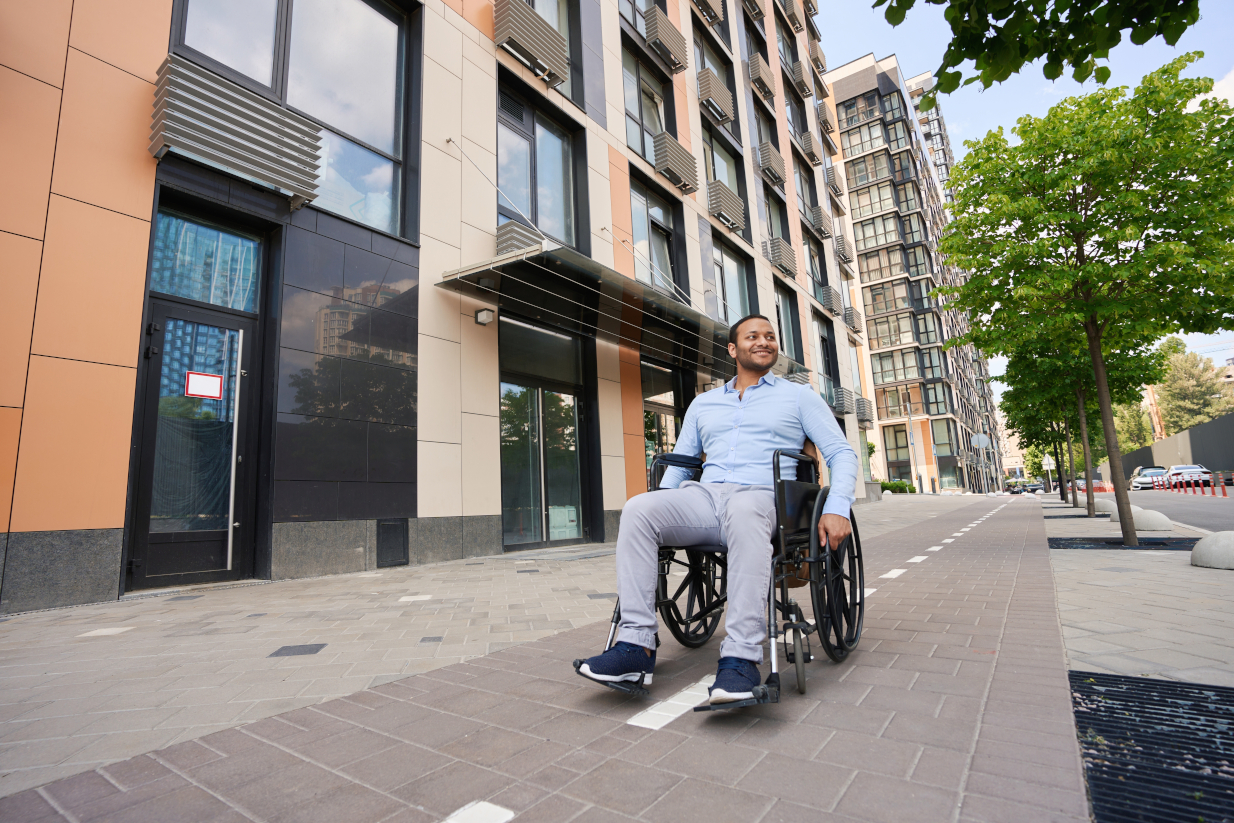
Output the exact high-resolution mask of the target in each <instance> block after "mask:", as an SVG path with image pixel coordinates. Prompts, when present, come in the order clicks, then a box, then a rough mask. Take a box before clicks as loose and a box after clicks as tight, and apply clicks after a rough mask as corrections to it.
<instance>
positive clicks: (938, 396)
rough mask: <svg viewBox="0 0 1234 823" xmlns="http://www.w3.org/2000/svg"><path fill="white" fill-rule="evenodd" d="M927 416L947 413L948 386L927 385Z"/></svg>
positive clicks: (939, 384)
mask: <svg viewBox="0 0 1234 823" xmlns="http://www.w3.org/2000/svg"><path fill="white" fill-rule="evenodd" d="M925 399H926V414H946V413H947V384H946V383H927V384H926V387H925Z"/></svg>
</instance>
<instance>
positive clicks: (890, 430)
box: [883, 425, 909, 463]
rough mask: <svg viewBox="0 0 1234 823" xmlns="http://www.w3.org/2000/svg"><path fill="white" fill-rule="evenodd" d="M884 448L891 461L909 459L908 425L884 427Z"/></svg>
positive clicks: (888, 459) (896, 461)
mask: <svg viewBox="0 0 1234 823" xmlns="http://www.w3.org/2000/svg"><path fill="white" fill-rule="evenodd" d="M883 449H884V450H885V453H886V455H887V461H888V462H890V463H898V462H901V461H904V460H908V459H909V456H908V427H907V426H904V425H899V426H885V427H883Z"/></svg>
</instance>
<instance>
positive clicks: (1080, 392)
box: [1075, 387, 1097, 517]
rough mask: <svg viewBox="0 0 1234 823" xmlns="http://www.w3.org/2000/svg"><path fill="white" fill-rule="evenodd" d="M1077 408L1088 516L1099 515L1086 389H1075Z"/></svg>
mask: <svg viewBox="0 0 1234 823" xmlns="http://www.w3.org/2000/svg"><path fill="white" fill-rule="evenodd" d="M1075 400H1076V408H1077V409H1079V413H1080V442H1081V443H1083V444H1084V497H1085V499H1086V502H1087V504H1088V516H1089V517H1096V516H1097V506H1096V505H1095V503H1094V502H1093V452H1092V449H1091V448H1090V447H1089V444H1088V412H1086V411H1085V410H1084V403H1085V397H1084V389H1083V388H1080V387H1077V388H1076V390H1075Z"/></svg>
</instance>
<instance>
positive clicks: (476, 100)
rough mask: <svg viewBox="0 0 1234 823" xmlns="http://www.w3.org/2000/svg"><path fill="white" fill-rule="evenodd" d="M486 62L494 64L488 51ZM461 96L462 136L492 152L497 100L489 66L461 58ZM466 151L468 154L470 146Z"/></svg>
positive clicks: (495, 82)
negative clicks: (462, 102) (484, 66)
mask: <svg viewBox="0 0 1234 823" xmlns="http://www.w3.org/2000/svg"><path fill="white" fill-rule="evenodd" d="M466 42H469V43H470V42H471V41H470V40H468V41H466ZM477 48H478V47H477ZM488 64H489V66H493V65H496V64H495V61H494V60H493V56H492V54H490V55H489V56H488ZM463 99H465V100H466V101H467V105H465V106H463V112H462V120H463V131H462V135H463V137H466V138H467V139H468V140H470V141H471V142H472V143H475V144H476V145H477V146H480V147H481V148H483V149H484V150H485V151H487V152H488V153H489V154H492V155H496V154H497V105H496V103H495V102H492V101H496V99H497V76H496V75H495V74H493V73H492V69H488V70H485V69H483V68H481V67H479V66H477V65H476V64H475V63H473V62H471V61H470V60H464V61H463ZM486 101H489V102H486ZM467 152H468V154H471V149H470V147H468V149H467ZM472 157H473V159H474V160H475V161H476V162H477V163H479V164H480V165H481V166H483V165H484V163H483V161H481V160H480V158H479V157H475V156H474V155H472ZM494 162H495V161H494ZM485 171H488V170H487V169H485ZM493 179H494V180H495V179H496V178H493ZM490 186H491V184H490ZM464 202H465V201H464Z"/></svg>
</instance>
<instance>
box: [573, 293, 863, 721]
mask: <svg viewBox="0 0 1234 823" xmlns="http://www.w3.org/2000/svg"><path fill="white" fill-rule="evenodd" d="M728 340H729V343H728V352H729V355H730V356H731V357H732V358H733V359H734V360H735V361H736V363H737V375H736V377H734V378H733V379H732V380H730V381H728V382H727V383H725V384H724V385H723V386H721V387H719V388H716V389H712V390H711V391H708V392H705V393H703V394H701V395H699V396H698V397H696V398H695V399H694V402H693V403H691V404H690V408H689V409H688V410H687V411H686V416H685V420H684V421H683V423H682V427H681V433H680V436H679V437H678V439H677V445H676V448H675V449H674V450H673V451H674V454H675V455H686V456H690V457H699V456H704V455H705V460H704V462H703V471H702V477H701V479H700V481H699V482H695V481H690V480H687V478H688V477H690V472H689V471H688V470H687V469H685V468H682V467H680V466H671V467H670V468H669V469H668V470H667V471H666V472H665V474H664V477H663V479H662V481H661V483H660V487H659V488H660V489H661V490H660V491H657V492H655V493H654V494H640V495H638V496H636V497H633V498H631V499H630V500H629V501H628V502H627V503H626V506H625V509H624V510H623V512H622V516H621V529H620V533H619V534H618V537H617V593H618V597H619V604H620V621H619V623H618V628H617V635H616V640H617V642H616V643H615V644H613V646H612V647H611V648H609V649H608V650H607V651H605V652H604V653H603V654H599V655H596V656H594V657H591V658H588V659H586V660H582V661H576V670H577V671H578V673H579V674H581V675H582V676H584V677H587V678H589V679H591V680H595V681H598V682H601V683H605V684H624V683H636V682H637V683H640V684H650V683H651V682H652V675H653V672H654V671H655V665H656V628H657V623H656V588H657V577H658V575H659V549H660V547H661V546H676V547H687V546H700V547H701V546H711V547H718V548H719V549H721V550H727V586H728V594H727V599H728V614H727V617H726V623H725V626H726V629H727V634H728V636H727V637H725V639H724V642H723V643H722V644H721V646H720V663H719V666H718V668H717V671H716V679H715V684H714V685H713V686H712V687H711V689H710V703H711V704H712V705H718V704H724V703H733V702H738V701H745V700H749V699H751V698H752V696H753V694H754V690H755V688H756V687H757V686H758V685H759V671H758V664H760V663H762V660H763V643H764V642H765V641H766V639H767V623H766V609H767V598H768V587H769V582H770V581H769V578H770V575H771V574H772V571H773V570H772V533H773V531H774V529H775V526H776V504H775V495H774V494H773V479H772V478H773V469H772V463H773V454H774V453H775V451H776V450H777V449H782V450H785V451H791V452H800V451H801V449H802V447H803V446H804V444H805V441H806V438H809V439H810V441H812V442H813V443H814V445H815V447H816V448H817V449H818V451H819V453H820V454H821V455H822V458H823V459H824V460H825V461H826V463H827V468H828V470H829V471H830V477H831V491H830V493H829V495H828V496H827V499H826V503H825V505H824V507H823V515H822V517H821V519H820V520H819V521H818V538H819V545H820V546H828V545H829V546H830V547H831V548H832V549H833V550H834V549H836V548H837V547H838V546H840V544H841V543H842V542H843V541H844V540H845V538H847V537H848V536H849V534H850V531H851V526H850V523H849V513H850V510H851V507H852V504H853V501H854V492H855V487H856V481H857V466H858V461H857V455H856V453H855V452H854V451H853V449H852V448H851V447H850V446H849V444H848V441H847V440H846V439H845V437H844V433H843V432H842V431H841V430H840V427H839V425H837V423H836V421H835V417H833V416H832V413H831V410H830V409H829V408H828V407H827V404H826V403H825V402H824V401H823V399H822V398H821V397H820V396H819V395H818V394H817V393H816V392H814V391H813V390H812V389H811V388H810V387H809V386H803V385H800V384H797V383H792V382H789V381H788V380H784V379H783V378H778V377H776V376H775V375H773V374H771V368H772V366H774V365H775V363H776V359H777V358H778V357H779V353H780V347H779V343H778V341H777V340H776V332H775V328H774V327H773V326H772V324H771V322H770V321H769V320H768V319H767V318H766V317H763V316H762V315H750V316H748V317H743V318H742V319H741V320H738V321H737V322H736V323H735V324H733V326H732V328H731V329H729V334H728ZM683 481H685V482H683Z"/></svg>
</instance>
